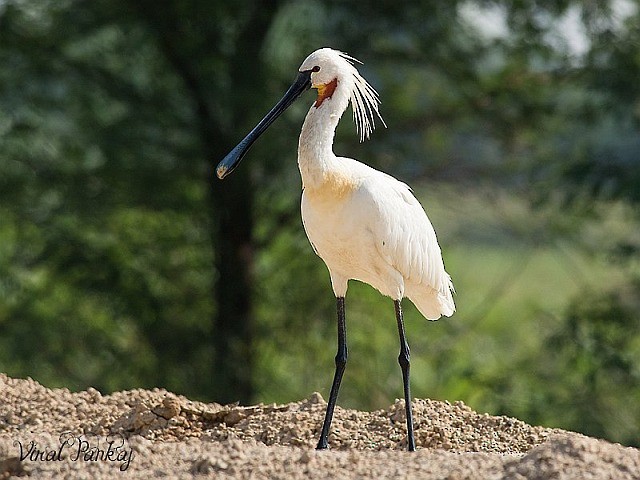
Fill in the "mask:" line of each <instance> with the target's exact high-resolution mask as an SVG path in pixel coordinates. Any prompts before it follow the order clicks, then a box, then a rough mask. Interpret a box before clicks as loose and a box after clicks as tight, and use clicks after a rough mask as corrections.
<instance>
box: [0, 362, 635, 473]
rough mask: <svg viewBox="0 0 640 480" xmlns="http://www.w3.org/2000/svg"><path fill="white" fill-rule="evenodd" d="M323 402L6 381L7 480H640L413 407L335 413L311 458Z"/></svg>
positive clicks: (1, 439)
mask: <svg viewBox="0 0 640 480" xmlns="http://www.w3.org/2000/svg"><path fill="white" fill-rule="evenodd" d="M325 406H326V404H325V402H324V400H323V399H322V396H321V395H320V394H318V393H314V394H312V395H311V396H310V397H309V398H307V399H305V400H302V401H299V402H292V403H287V404H284V405H276V404H271V405H263V404H259V405H253V406H241V405H238V404H231V405H220V404H216V403H203V402H196V401H192V400H189V399H188V398H186V397H183V396H180V395H175V394H173V393H170V392H167V391H166V390H162V389H153V390H131V391H125V392H117V393H113V394H111V395H101V394H100V392H98V391H97V390H95V389H88V390H86V391H83V392H78V393H71V392H70V391H68V390H67V389H48V388H46V387H44V386H42V385H40V384H39V383H37V382H36V381H34V380H32V379H26V380H22V379H13V378H10V377H8V376H6V375H4V374H0V479H3V478H9V477H18V476H24V477H32V478H60V477H66V478H117V475H118V474H121V473H123V472H126V475H127V478H147V477H149V476H162V477H164V478H191V477H192V476H195V475H197V476H198V477H199V478H200V477H202V478H207V477H208V478H256V479H262V478H264V479H272V478H282V479H297V478H300V479H302V478H346V479H350V478H354V479H355V478H358V479H366V478H398V477H399V478H416V479H418V478H420V479H431V478H434V479H435V478H450V479H465V478H485V479H494V478H495V479H502V478H505V479H507V478H508V479H524V478H532V479H543V478H561V479H562V478H566V479H569V478H586V479H589V478H594V479H596V478H598V479H599V478H612V479H622V480H624V479H640V451H639V450H637V449H634V448H628V447H623V446H620V445H616V444H611V443H608V442H606V441H603V440H597V439H593V438H589V437H585V436H582V435H579V434H576V433H572V432H566V431H563V430H557V429H548V428H543V427H535V426H531V425H528V424H526V423H524V422H522V421H520V420H516V419H513V418H509V417H503V416H491V415H487V414H479V413H477V412H475V411H473V410H472V409H471V408H469V407H468V406H467V405H465V404H464V403H462V402H456V403H453V404H451V403H448V402H440V401H435V400H427V399H416V400H414V403H413V412H414V421H415V436H416V444H417V447H418V450H417V452H415V453H408V452H405V451H404V448H405V447H406V445H405V419H404V404H403V401H402V400H396V401H395V403H394V404H392V405H390V406H389V407H388V408H386V409H382V410H376V411H373V412H362V411H356V410H348V409H342V408H340V407H338V408H336V413H335V417H334V422H333V426H332V433H331V435H330V447H331V449H330V450H329V451H322V452H318V451H316V450H314V446H315V443H316V441H317V437H318V432H319V429H320V426H321V424H322V419H323V415H324V409H325Z"/></svg>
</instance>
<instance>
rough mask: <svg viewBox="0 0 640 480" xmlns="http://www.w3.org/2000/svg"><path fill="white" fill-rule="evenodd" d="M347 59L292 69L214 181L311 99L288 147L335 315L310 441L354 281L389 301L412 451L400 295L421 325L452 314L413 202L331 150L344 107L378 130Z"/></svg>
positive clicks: (321, 56)
mask: <svg viewBox="0 0 640 480" xmlns="http://www.w3.org/2000/svg"><path fill="white" fill-rule="evenodd" d="M356 61H357V60H355V59H354V58H352V57H350V56H348V55H346V54H344V53H342V52H338V51H336V50H331V49H329V48H323V49H320V50H317V51H315V52H313V53H312V54H311V55H309V56H308V57H307V58H306V60H305V61H304V62H303V63H302V65H301V66H300V69H299V73H298V77H297V78H296V80H295V81H294V83H293V84H292V85H291V87H290V88H289V90H287V92H286V93H285V95H284V97H282V99H281V100H280V101H279V102H278V103H277V104H276V105H275V106H274V107H273V108H272V109H271V111H269V113H267V115H266V116H265V117H264V118H263V119H262V120H261V121H260V122H259V123H258V125H256V126H255V128H254V129H253V130H251V132H249V134H247V136H246V137H245V138H244V139H243V140H242V141H241V142H240V143H239V144H238V145H237V146H236V147H235V148H234V149H233V150H231V152H229V154H228V155H227V156H226V157H225V158H224V159H223V160H222V161H221V162H220V164H219V165H218V167H217V169H216V173H217V175H218V177H220V178H224V177H226V176H227V175H229V174H230V173H231V172H232V171H233V169H234V168H236V166H237V165H238V163H240V161H241V160H242V158H243V157H244V155H245V154H246V152H247V151H248V150H249V148H250V147H251V145H252V144H253V142H255V141H256V140H257V139H258V137H259V136H260V135H261V134H262V133H263V132H264V131H265V130H266V129H267V128H268V127H269V125H271V124H272V123H273V122H274V121H275V119H276V118H277V117H278V116H279V115H280V114H281V113H282V112H284V111H285V110H286V109H287V107H289V105H291V104H292V103H293V102H294V101H295V99H296V98H298V97H299V96H300V95H301V94H302V93H303V92H304V91H305V90H307V89H309V88H315V89H317V90H318V97H317V99H316V101H315V102H314V103H313V105H312V106H311V108H310V109H309V113H307V116H306V118H305V121H304V125H303V126H302V132H301V133H300V140H299V142H298V166H299V167H300V175H301V176H302V185H303V192H302V205H301V208H302V221H303V223H304V228H305V231H306V232H307V236H308V237H309V241H310V242H311V245H312V246H313V249H314V250H315V252H316V253H317V254H318V255H319V256H320V257H321V258H322V260H324V263H325V264H326V265H327V267H328V268H329V273H330V275H331V284H332V285H333V291H334V293H335V295H336V304H337V313H338V353H337V354H336V357H335V360H336V371H335V375H334V377H333V384H332V386H331V393H330V395H329V402H328V403H327V410H326V413H325V419H324V423H323V425H322V430H321V433H320V439H319V441H318V446H317V448H318V449H325V448H328V435H329V429H330V426H331V420H332V418H333V411H334V407H335V405H336V400H337V397H338V391H339V389H340V383H341V381H342V375H343V373H344V369H345V366H346V363H347V341H346V320H345V299H344V297H345V295H346V293H347V283H348V281H349V280H351V279H354V280H360V281H362V282H365V283H368V284H369V285H372V286H373V287H375V288H377V289H378V290H379V291H380V292H381V293H382V294H383V295H387V296H389V297H391V298H392V299H393V300H394V306H395V314H396V320H397V322H398V334H399V336H400V354H399V355H398V362H399V364H400V367H401V369H402V378H403V388H404V398H405V413H406V420H407V449H408V450H415V438H414V434H413V416H412V410H411V392H410V387H409V370H410V361H409V358H410V352H409V344H408V342H407V339H406V335H405V329H404V322H403V316H402V307H401V304H400V301H401V300H402V299H403V298H404V297H407V298H409V299H410V300H411V301H412V302H413V303H414V304H415V305H416V307H417V308H418V310H420V312H421V313H422V314H423V315H424V316H425V317H426V318H428V319H431V320H436V319H438V318H440V316H441V315H447V316H450V315H452V314H453V312H454V310H455V305H454V303H453V295H452V294H453V284H452V283H451V278H450V277H449V275H448V274H447V272H446V271H445V269H444V263H443V261H442V255H441V253H440V247H439V246H438V241H437V239H436V234H435V232H434V230H433V227H432V226H431V222H429V219H428V218H427V214H426V213H425V212H424V210H423V209H422V206H421V205H420V203H418V201H417V200H416V198H415V197H414V196H413V194H412V193H411V189H410V188H409V187H408V186H406V185H405V184H404V183H402V182H399V181H398V180H396V179H395V178H393V177H391V176H389V175H387V174H386V173H382V172H379V171H378V170H376V169H374V168H371V167H369V166H367V165H365V164H363V163H360V162H357V161H356V160H353V159H351V158H344V157H337V156H336V155H335V154H334V153H333V137H334V135H335V130H336V126H337V125H338V122H339V121H340V118H341V117H342V114H343V113H344V112H345V110H346V109H347V107H348V105H349V103H351V107H352V108H353V120H354V122H355V124H356V129H357V131H358V134H359V135H360V140H361V141H364V140H365V139H366V138H368V137H369V135H370V134H371V132H372V131H373V129H374V127H375V117H376V116H377V117H378V118H379V119H380V121H381V122H382V123H383V124H384V121H383V120H382V117H381V116H380V112H379V111H378V105H379V104H380V100H379V99H378V94H377V92H376V91H375V90H374V89H373V87H371V85H369V84H368V83H367V81H366V80H365V79H364V78H362V76H360V74H359V73H358V71H357V70H356V68H355V67H354V66H353V63H354V62H356Z"/></svg>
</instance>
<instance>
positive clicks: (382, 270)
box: [298, 48, 455, 320]
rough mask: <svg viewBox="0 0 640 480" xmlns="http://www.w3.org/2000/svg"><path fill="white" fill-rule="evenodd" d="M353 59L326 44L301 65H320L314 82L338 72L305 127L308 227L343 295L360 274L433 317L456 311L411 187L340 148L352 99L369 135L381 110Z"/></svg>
mask: <svg viewBox="0 0 640 480" xmlns="http://www.w3.org/2000/svg"><path fill="white" fill-rule="evenodd" d="M349 60H351V61H353V58H352V57H349V56H347V55H345V54H343V53H340V52H337V51H335V50H331V49H328V48H324V49H321V50H317V51H316V52H314V53H312V54H311V55H309V57H307V59H306V60H305V61H304V62H303V63H302V65H301V67H300V71H301V72H302V71H307V70H313V69H314V68H315V69H318V67H319V70H318V71H317V72H314V73H312V74H311V86H312V88H318V89H319V92H321V91H322V90H324V89H325V88H326V87H325V85H328V84H330V83H331V82H332V81H333V80H334V79H337V85H336V86H335V90H334V91H333V92H332V94H331V96H330V97H327V98H324V99H323V100H322V101H321V102H320V104H319V105H318V101H316V102H315V103H314V105H313V106H311V108H310V110H309V112H308V114H307V116H306V119H305V121H304V125H303V126H302V132H301V134H300V141H299V145H298V165H299V167H300V174H301V176H302V183H303V194H302V220H303V223H304V228H305V231H306V233H307V236H308V237H309V241H310V242H311V244H312V245H313V248H314V250H315V251H316V253H317V254H318V255H319V256H320V257H321V258H322V260H324V262H325V264H326V265H327V267H328V269H329V272H330V275H331V282H332V285H333V290H334V293H335V295H336V296H337V297H344V296H345V294H346V292H347V281H348V280H350V279H354V280H360V281H362V282H365V283H368V284H369V285H371V286H373V287H374V288H376V289H377V290H379V291H380V292H381V293H382V294H383V295H387V296H389V297H391V298H392V299H394V300H401V299H402V298H403V297H407V298H409V299H410V300H411V301H412V302H413V303H414V304H415V306H416V307H417V308H418V310H419V311H420V312H421V313H422V314H423V315H424V316H425V317H426V318H428V319H431V320H435V319H438V318H440V316H441V315H446V316H451V315H452V314H453V312H454V310H455V305H454V301H453V296H452V292H453V284H452V282H451V278H450V277H449V275H448V274H447V272H446V271H445V269H444V263H443V261H442V255H441V252H440V247H439V245H438V241H437V239H436V234H435V231H434V230H433V227H432V226H431V222H430V221H429V219H428V217H427V215H426V213H425V211H424V209H423V208H422V206H421V205H420V203H419V202H418V201H417V200H416V198H415V197H414V196H413V194H412V193H411V189H410V188H409V187H408V186H407V185H405V184H404V183H402V182H400V181H398V180H396V179H395V178H393V177H391V176H390V175H387V174H385V173H382V172H380V171H378V170H376V169H374V168H371V167H369V166H367V165H365V164H363V163H360V162H358V161H356V160H353V159H350V158H343V157H337V156H336V155H335V154H334V153H333V149H332V145H333V138H334V133H335V129H336V126H337V124H338V121H339V120H340V118H341V116H342V114H343V113H344V111H345V110H346V108H347V106H348V104H349V103H351V107H352V108H353V112H354V113H353V116H354V120H355V123H356V126H357V128H358V131H359V133H360V136H361V140H364V139H365V138H366V137H368V136H369V134H370V132H371V131H372V130H373V128H374V123H373V121H374V113H375V114H376V115H378V116H379V115H380V114H379V113H378V104H379V100H378V95H377V93H376V91H375V90H374V89H373V88H372V87H371V86H370V85H369V84H368V83H367V82H366V81H365V80H364V79H363V78H362V77H361V76H360V74H359V73H358V72H357V70H356V69H355V67H354V66H353V65H352V63H350V61H349ZM319 98H320V97H319ZM380 120H382V118H381V117H380Z"/></svg>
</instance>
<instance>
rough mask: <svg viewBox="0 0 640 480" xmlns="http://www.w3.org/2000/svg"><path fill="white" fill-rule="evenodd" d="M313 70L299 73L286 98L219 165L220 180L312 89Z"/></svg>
mask: <svg viewBox="0 0 640 480" xmlns="http://www.w3.org/2000/svg"><path fill="white" fill-rule="evenodd" d="M311 72H312V71H311V70H307V71H305V72H300V73H298V76H297V77H296V80H295V81H294V82H293V84H292V85H291V86H290V87H289V89H288V90H287V92H286V93H285V94H284V96H283V97H282V98H281V99H280V101H279V102H278V103H276V105H275V106H274V107H273V108H272V109H271V110H270V111H269V113H267V114H266V115H265V117H264V118H263V119H262V120H260V123H258V124H257V125H256V126H255V127H253V130H251V131H250V132H249V133H248V134H247V136H246V137H244V138H243V139H242V140H241V141H240V143H238V145H236V146H235V148H234V149H233V150H231V151H230V152H229V153H228V154H227V156H226V157H224V158H223V159H222V161H221V162H220V163H219V164H218V167H217V168H216V175H217V176H218V178H219V179H220V180H222V179H223V178H225V177H226V176H227V175H229V174H230V173H231V172H232V171H233V170H234V169H235V168H236V167H237V166H238V164H239V163H240V160H242V158H243V157H244V156H245V154H246V153H247V151H248V150H249V148H251V145H253V142H255V141H256V140H257V139H258V137H259V136H260V135H262V134H263V133H264V132H265V130H266V129H267V128H269V125H271V124H272V123H273V122H274V120H275V119H276V118H278V117H279V116H280V115H281V114H282V112H284V111H285V110H286V109H287V108H289V106H290V105H291V104H292V103H293V102H294V101H295V100H296V99H297V98H298V97H299V96H300V95H301V94H302V93H303V92H304V91H305V90H308V89H309V88H310V87H311Z"/></svg>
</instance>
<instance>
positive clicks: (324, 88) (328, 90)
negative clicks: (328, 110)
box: [313, 78, 338, 108]
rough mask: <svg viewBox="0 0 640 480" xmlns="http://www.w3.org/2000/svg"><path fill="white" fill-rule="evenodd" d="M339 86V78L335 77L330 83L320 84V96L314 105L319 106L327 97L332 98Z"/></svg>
mask: <svg viewBox="0 0 640 480" xmlns="http://www.w3.org/2000/svg"><path fill="white" fill-rule="evenodd" d="M337 86H338V79H337V78H334V79H333V80H331V81H330V82H329V83H325V84H324V85H318V98H316V103H314V104H313V106H314V107H316V108H318V107H319V106H320V105H322V102H324V101H325V100H326V99H327V98H331V96H332V95H333V92H335V91H336V87H337Z"/></svg>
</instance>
